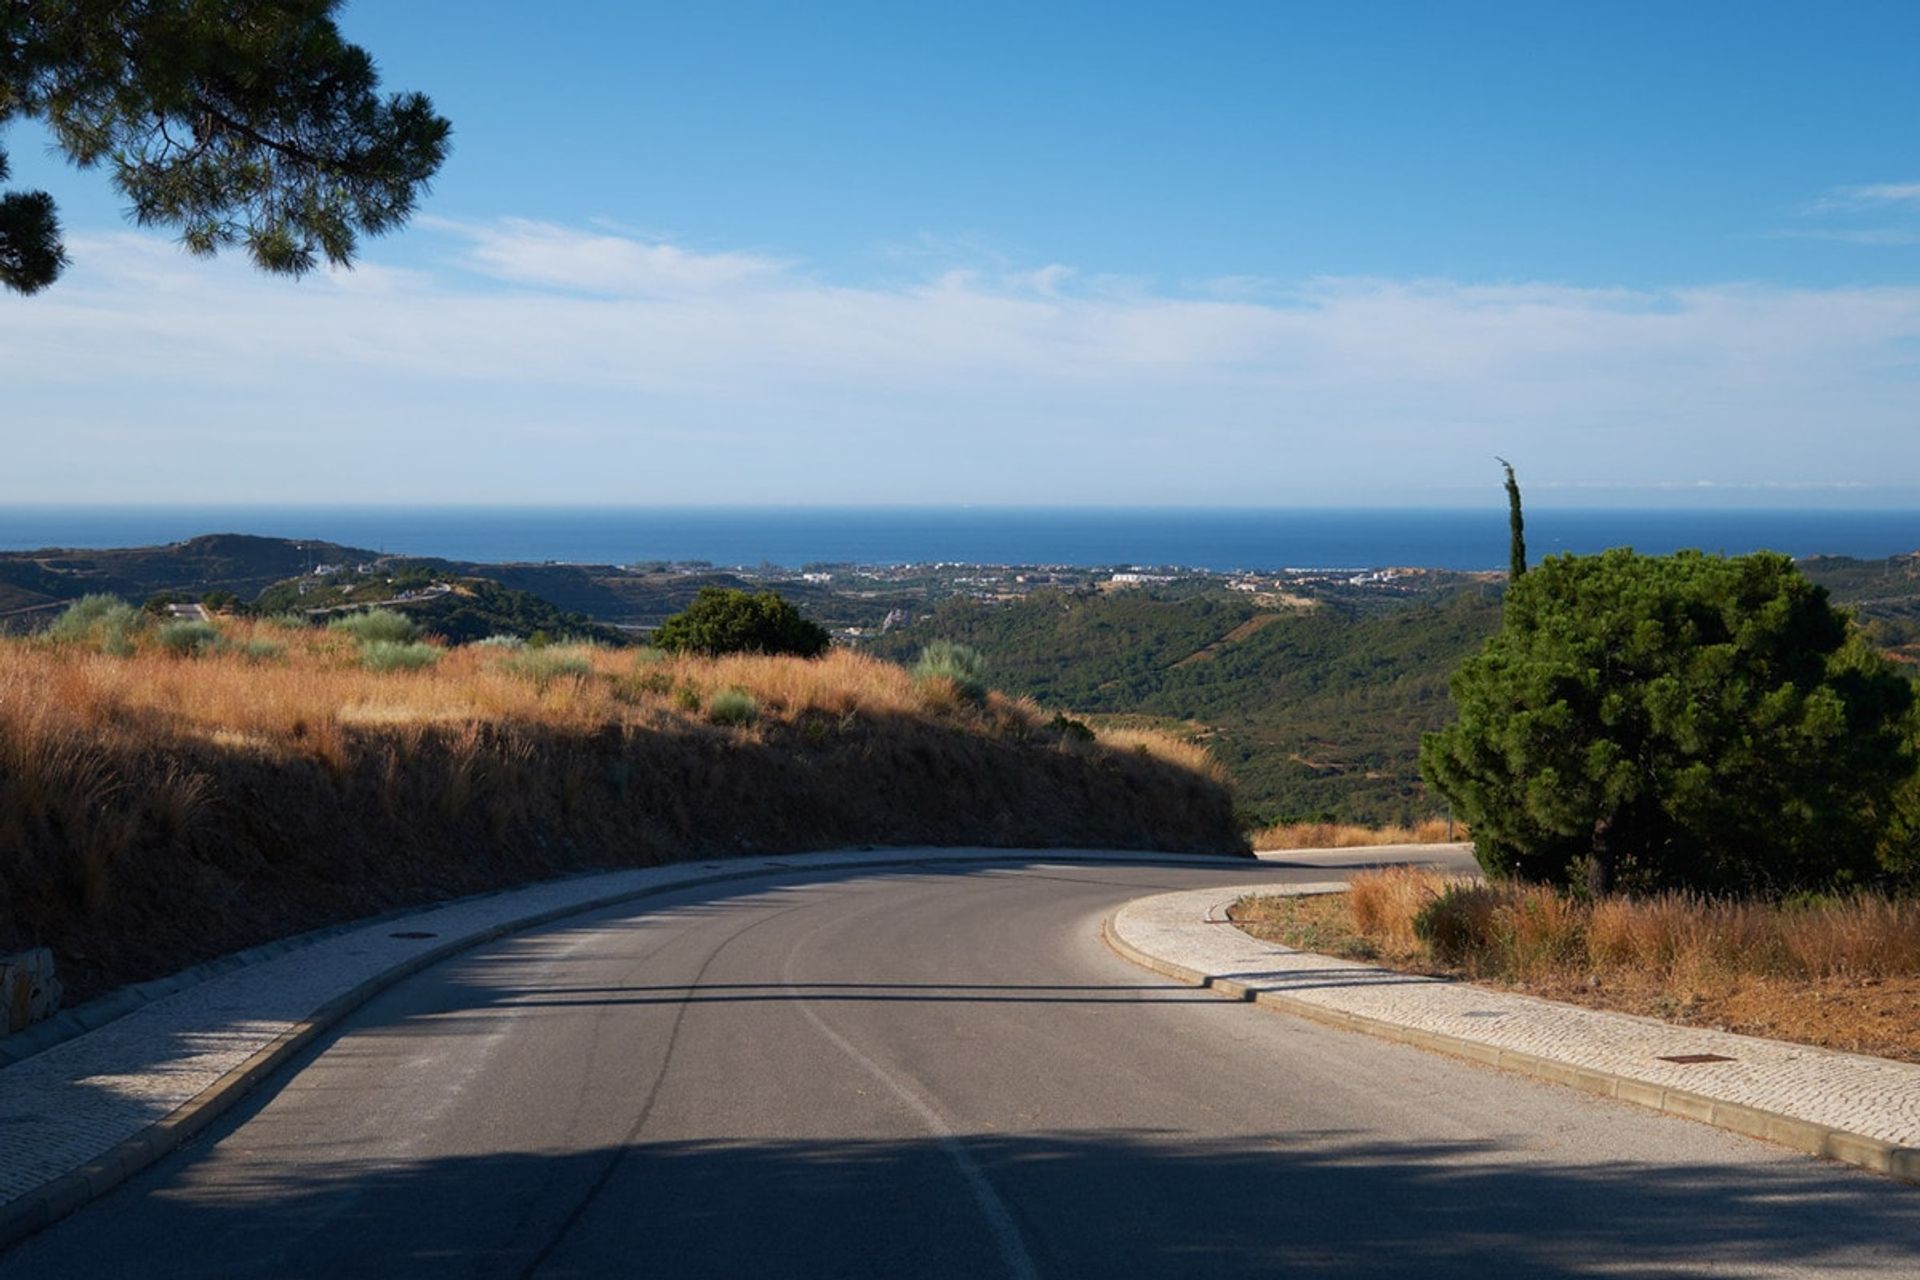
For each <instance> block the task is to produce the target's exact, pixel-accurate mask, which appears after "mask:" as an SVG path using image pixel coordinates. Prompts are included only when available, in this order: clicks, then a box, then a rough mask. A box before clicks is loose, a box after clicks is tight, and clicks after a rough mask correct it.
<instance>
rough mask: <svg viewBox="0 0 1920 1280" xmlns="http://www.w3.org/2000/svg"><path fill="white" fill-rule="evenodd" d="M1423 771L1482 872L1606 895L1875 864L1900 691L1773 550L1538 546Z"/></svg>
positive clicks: (1776, 881)
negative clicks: (1731, 553)
mask: <svg viewBox="0 0 1920 1280" xmlns="http://www.w3.org/2000/svg"><path fill="white" fill-rule="evenodd" d="M1452 687H1453V696H1454V700H1455V702H1456V703H1457V704H1458V706H1459V719H1458V720H1457V721H1456V722H1455V723H1454V724H1453V725H1451V726H1449V727H1448V728H1447V729H1445V730H1443V731H1442V732H1440V733H1436V734H1429V735H1427V737H1426V738H1425V739H1424V740H1423V741H1422V743H1421V750H1420V765H1421V772H1422V773H1423V774H1425V776H1426V778H1427V780H1428V781H1429V782H1430V783H1431V784H1432V785H1433V786H1434V788H1435V789H1436V790H1438V791H1439V792H1440V793H1441V794H1442V795H1444V796H1446V797H1447V799H1448V800H1449V801H1451V802H1452V805H1453V810H1454V812H1456V813H1458V814H1459V815H1460V816H1461V817H1463V818H1464V819H1466V821H1467V824H1468V825H1469V826H1470V827H1471V828H1472V830H1473V839H1474V852H1475V855H1476V856H1477V857H1478V858H1479V860H1480V864H1481V866H1482V867H1484V868H1485V869H1486V871H1487V873H1488V874H1489V875H1494V876H1509V875H1510V876H1518V877H1520V878H1522V879H1527V880H1539V881H1547V882H1552V883H1557V884H1573V883H1579V882H1582V881H1584V882H1585V884H1586V886H1587V888H1588V889H1589V891H1590V892H1593V893H1596V894H1600V893H1604V892H1606V891H1607V890H1608V889H1610V888H1612V887H1614V886H1615V884H1616V883H1617V884H1618V885H1619V887H1622V888H1627V889H1631V890H1634V891H1641V892H1644V891H1657V890H1661V889H1669V888H1676V889H1687V888H1690V889H1697V890H1701V891H1706V892H1712V893H1729V892H1744V893H1753V892H1761V893H1775V894H1778V893H1783V892H1788V891H1791V890H1794V889H1803V888H1820V887H1826V886H1831V885H1835V884H1847V883H1859V882H1861V881H1863V880H1866V879H1869V878H1872V877H1874V876H1876V875H1878V874H1880V873H1881V870H1882V864H1881V861H1880V858H1881V856H1882V854H1883V852H1884V849H1885V847H1886V845H1887V843H1888V839H1887V838H1888V836H1889V835H1890V833H1891V830H1892V828H1891V826H1890V819H1891V816H1892V814H1893V813H1894V812H1895V807H1896V806H1895V803H1894V799H1895V791H1896V788H1898V787H1899V786H1900V784H1901V783H1902V782H1903V781H1905V780H1906V779H1908V778H1910V777H1911V776H1912V775H1913V772H1914V756H1913V752H1912V749H1911V747H1910V746H1909V744H1908V742H1907V740H1906V732H1907V725H1908V720H1909V715H1910V709H1911V707H1912V705H1913V701H1914V695H1913V692H1912V690H1911V689H1910V688H1909V686H1908V684H1907V682H1906V681H1905V680H1904V679H1902V678H1901V677H1900V676H1899V675H1898V674H1896V673H1894V672H1893V671H1892V669H1891V668H1890V666H1889V664H1888V663H1887V662H1886V661H1885V660H1884V659H1882V658H1880V657H1879V656H1878V655H1877V654H1875V653H1873V652H1872V651H1871V650H1870V648H1869V647H1868V646H1867V644H1866V643H1865V641H1864V639H1863V638H1862V637H1861V636H1860V635H1859V633H1858V632H1857V631H1856V630H1855V629H1853V628H1852V627H1851V625H1850V623H1849V621H1848V619H1847V617H1846V615H1844V614H1842V613H1841V612H1839V611H1838V610H1836V609H1835V608H1833V606H1832V605H1830V604H1829V603H1828V602H1827V595H1826V592H1825V590H1824V589H1822V588H1820V587H1816V586H1814V585H1813V584H1812V583H1810V582H1808V581H1807V579H1806V578H1805V577H1803V576H1802V575H1801V573H1800V571H1799V569H1798V568H1796V567H1795V566H1794V563H1793V561H1791V560H1790V559H1788V558H1787V557H1785V556H1781V555H1774V554H1771V553H1761V554H1758V555H1751V556H1739V557H1734V558H1726V557H1721V556H1707V555H1702V554H1701V553H1699V552H1681V553H1680V554H1678V555H1673V556H1640V555H1636V554H1634V552H1633V551H1631V550H1630V549H1626V548H1619V549H1616V550H1613V551H1609V552H1607V553H1605V554H1604V555H1599V556H1570V555H1568V556H1552V557H1549V558H1548V559H1547V560H1546V561H1544V562H1543V563H1542V564H1541V565H1540V566H1539V567H1538V568H1535V569H1531V570H1529V571H1528V572H1527V574H1526V576H1525V577H1523V578H1520V579H1519V580H1517V581H1515V582H1514V583H1512V584H1511V586H1510V587H1509V588H1508V592H1507V603H1506V613H1505V619H1504V622H1503V625H1502V628H1501V630H1500V632H1499V633H1498V634H1497V635H1495V636H1494V637H1493V638H1492V639H1490V640H1489V641H1488V642H1487V644H1486V647H1485V648H1484V649H1483V650H1482V651H1481V652H1480V653H1479V654H1478V655H1477V656H1475V657H1473V658H1470V659H1468V660H1467V661H1466V662H1465V663H1463V664H1462V665H1461V667H1460V669H1459V670H1458V671H1457V672H1455V674H1454V677H1453V686H1452Z"/></svg>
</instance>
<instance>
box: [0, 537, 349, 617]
mask: <svg viewBox="0 0 1920 1280" xmlns="http://www.w3.org/2000/svg"><path fill="white" fill-rule="evenodd" d="M375 558H376V553H374V552H372V551H366V550H362V549H359V548H355V547H343V546H340V545H338V544H336V543H331V542H317V541H312V540H306V541H299V542H294V541H290V540H288V539H285V538H256V537H253V536H251V535H249V534H238V533H218V534H208V535H206V536H204V537H198V538H189V539H188V540H187V541H185V542H175V543H169V544H167V545H165V546H157V547H124V548H115V549H111V550H101V551H73V550H61V549H58V548H47V549H42V550H38V551H4V552H0V630H9V629H20V628H21V627H22V626H23V625H32V624H33V622H34V619H35V618H36V617H37V616H43V615H46V614H49V613H53V612H57V611H58V610H59V609H60V607H61V606H62V605H63V604H64V603H65V602H66V601H69V600H73V599H76V598H78V597H80V596H83V595H88V594H92V593H103V594H106V595H114V596H119V597H121V598H122V599H125V600H131V601H133V602H135V603H136V604H137V603H139V602H140V601H142V600H145V599H147V598H148V597H150V596H155V595H159V594H162V593H165V592H178V593H181V594H183V595H187V596H191V597H194V598H198V597H199V596H202V595H205V594H206V593H208V592H212V591H224V592H231V593H233V594H234V595H235V596H238V597H239V598H240V599H242V600H251V599H253V598H254V597H255V596H257V595H259V593H260V592H262V591H264V590H266V589H267V588H268V587H270V586H272V585H273V584H274V583H275V582H279V581H281V580H282V579H285V578H291V577H295V576H297V575H299V574H302V573H305V572H307V570H309V569H311V568H312V567H313V566H314V565H315V564H324V563H335V564H345V563H353V564H360V563H366V562H369V561H371V560H373V559H375ZM9 622H11V623H12V624H13V625H12V626H11V627H9V626H8V623H9Z"/></svg>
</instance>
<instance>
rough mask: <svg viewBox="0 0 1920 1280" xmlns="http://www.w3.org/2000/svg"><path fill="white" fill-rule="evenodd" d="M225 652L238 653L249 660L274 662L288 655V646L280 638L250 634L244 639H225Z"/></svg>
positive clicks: (222, 648)
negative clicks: (274, 638)
mask: <svg viewBox="0 0 1920 1280" xmlns="http://www.w3.org/2000/svg"><path fill="white" fill-rule="evenodd" d="M220 648H221V650H222V651H223V652H226V653H237V654H239V655H240V656H241V657H242V658H245V659H246V660H247V661H248V662H272V661H274V660H275V659H277V658H284V657H286V656H287V646H286V645H284V644H282V643H280V642H279V641H278V640H269V639H267V637H265V636H249V637H247V638H246V639H243V640H232V641H223V642H222V643H221V645H220Z"/></svg>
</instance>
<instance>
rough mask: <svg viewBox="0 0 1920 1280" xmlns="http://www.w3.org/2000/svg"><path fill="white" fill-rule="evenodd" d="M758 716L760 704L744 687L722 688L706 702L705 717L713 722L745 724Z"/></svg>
mask: <svg viewBox="0 0 1920 1280" xmlns="http://www.w3.org/2000/svg"><path fill="white" fill-rule="evenodd" d="M759 718H760V704H759V702H757V701H755V699H754V696H753V695H752V694H750V693H748V692H747V691H746V690H745V689H722V690H721V691H720V692H719V693H716V694H714V695H713V700H712V701H711V702H709V703H708V704H707V719H709V720H711V721H713V723H715V724H729V725H739V726H746V725H750V724H752V723H753V722H754V721H756V720H758V719H759Z"/></svg>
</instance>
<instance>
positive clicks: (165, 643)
mask: <svg viewBox="0 0 1920 1280" xmlns="http://www.w3.org/2000/svg"><path fill="white" fill-rule="evenodd" d="M154 639H155V640H157V641H159V643H160V647H161V648H162V649H165V650H166V651H167V652H168V653H172V654H177V655H179V656H180V657H183V658H197V657H199V656H200V655H201V654H203V653H207V652H210V651H211V650H212V649H213V648H214V646H215V645H217V644H219V643H220V632H219V630H218V629H217V628H216V627H215V626H214V625H213V624H212V623H211V622H193V621H188V620H186V619H182V620H180V621H178V622H168V623H163V624H162V625H161V627H160V630H158V631H157V632H155V633H154Z"/></svg>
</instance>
